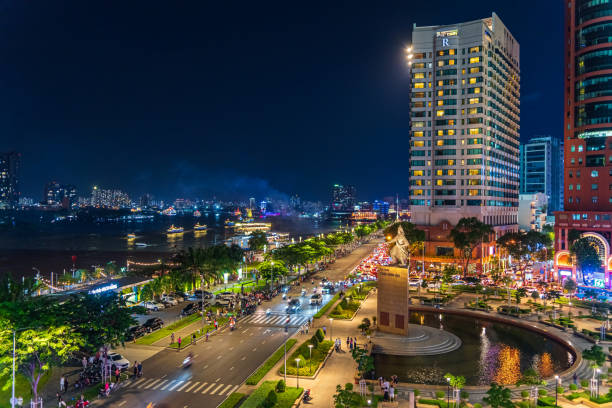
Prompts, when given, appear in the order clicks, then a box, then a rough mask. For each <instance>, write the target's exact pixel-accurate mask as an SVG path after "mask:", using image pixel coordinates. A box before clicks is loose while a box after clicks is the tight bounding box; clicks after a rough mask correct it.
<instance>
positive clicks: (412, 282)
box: [408, 279, 421, 286]
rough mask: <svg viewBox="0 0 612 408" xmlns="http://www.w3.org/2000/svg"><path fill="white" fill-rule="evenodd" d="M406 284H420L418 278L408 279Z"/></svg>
mask: <svg viewBox="0 0 612 408" xmlns="http://www.w3.org/2000/svg"><path fill="white" fill-rule="evenodd" d="M408 284H409V285H410V286H420V285H421V281H420V280H418V279H410V281H408Z"/></svg>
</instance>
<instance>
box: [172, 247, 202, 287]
mask: <svg viewBox="0 0 612 408" xmlns="http://www.w3.org/2000/svg"><path fill="white" fill-rule="evenodd" d="M177 258H178V262H179V270H180V271H181V272H182V273H183V274H184V280H185V281H187V282H190V283H191V285H192V287H194V288H195V286H196V281H197V280H198V279H203V276H202V270H203V269H204V266H205V265H206V258H207V251H206V250H204V249H202V248H195V249H194V248H191V247H190V248H189V249H187V251H182V252H180V253H179V254H178V256H177Z"/></svg>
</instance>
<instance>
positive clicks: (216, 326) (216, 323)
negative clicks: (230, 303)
mask: <svg viewBox="0 0 612 408" xmlns="http://www.w3.org/2000/svg"><path fill="white" fill-rule="evenodd" d="M218 328H219V323H218V322H217V319H215V330H217V329H218Z"/></svg>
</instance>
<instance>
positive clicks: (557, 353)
mask: <svg viewBox="0 0 612 408" xmlns="http://www.w3.org/2000/svg"><path fill="white" fill-rule="evenodd" d="M410 322H411V323H413V324H422V325H427V326H430V327H436V328H440V327H441V328H443V329H444V330H447V331H449V332H451V333H453V334H455V335H457V336H458V337H459V338H460V339H461V341H462V342H463V344H462V345H461V347H460V348H459V349H458V350H456V351H453V352H451V353H447V354H442V355H437V356H415V357H399V356H390V355H381V354H378V355H375V359H374V361H375V366H376V376H377V377H378V376H383V377H385V378H389V377H390V376H391V375H394V374H395V375H397V376H398V377H399V378H400V381H403V382H410V383H422V384H445V383H446V382H445V379H444V374H446V373H449V372H450V373H451V374H454V375H463V376H465V378H466V381H467V385H488V384H490V383H491V382H497V383H500V384H515V383H516V382H517V381H518V379H519V378H520V376H521V373H522V372H524V371H525V370H527V369H528V368H534V369H535V370H537V371H538V372H539V373H540V375H541V376H542V377H550V376H552V375H554V374H555V373H559V372H560V371H562V370H564V369H566V368H568V367H569V366H571V364H572V363H573V361H574V356H573V355H572V353H570V352H569V350H567V348H565V347H564V346H563V345H561V344H559V343H557V342H555V341H553V340H550V339H548V338H546V337H544V336H541V335H539V334H537V333H533V332H531V331H528V330H525V329H522V328H519V327H515V326H510V325H504V324H501V323H495V322H491V321H487V320H477V319H474V318H471V317H464V316H456V315H444V314H439V313H422V312H412V313H411V314H410Z"/></svg>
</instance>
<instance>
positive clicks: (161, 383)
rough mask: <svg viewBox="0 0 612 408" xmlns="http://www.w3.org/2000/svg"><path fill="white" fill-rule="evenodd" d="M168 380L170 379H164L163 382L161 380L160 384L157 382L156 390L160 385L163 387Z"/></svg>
mask: <svg viewBox="0 0 612 408" xmlns="http://www.w3.org/2000/svg"><path fill="white" fill-rule="evenodd" d="M167 382H168V380H163V381H162V382H160V383H159V384H157V385H156V386H155V388H154V389H155V390H156V389H158V388H159V387H161V386H162V385H164V384H165V383H167Z"/></svg>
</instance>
